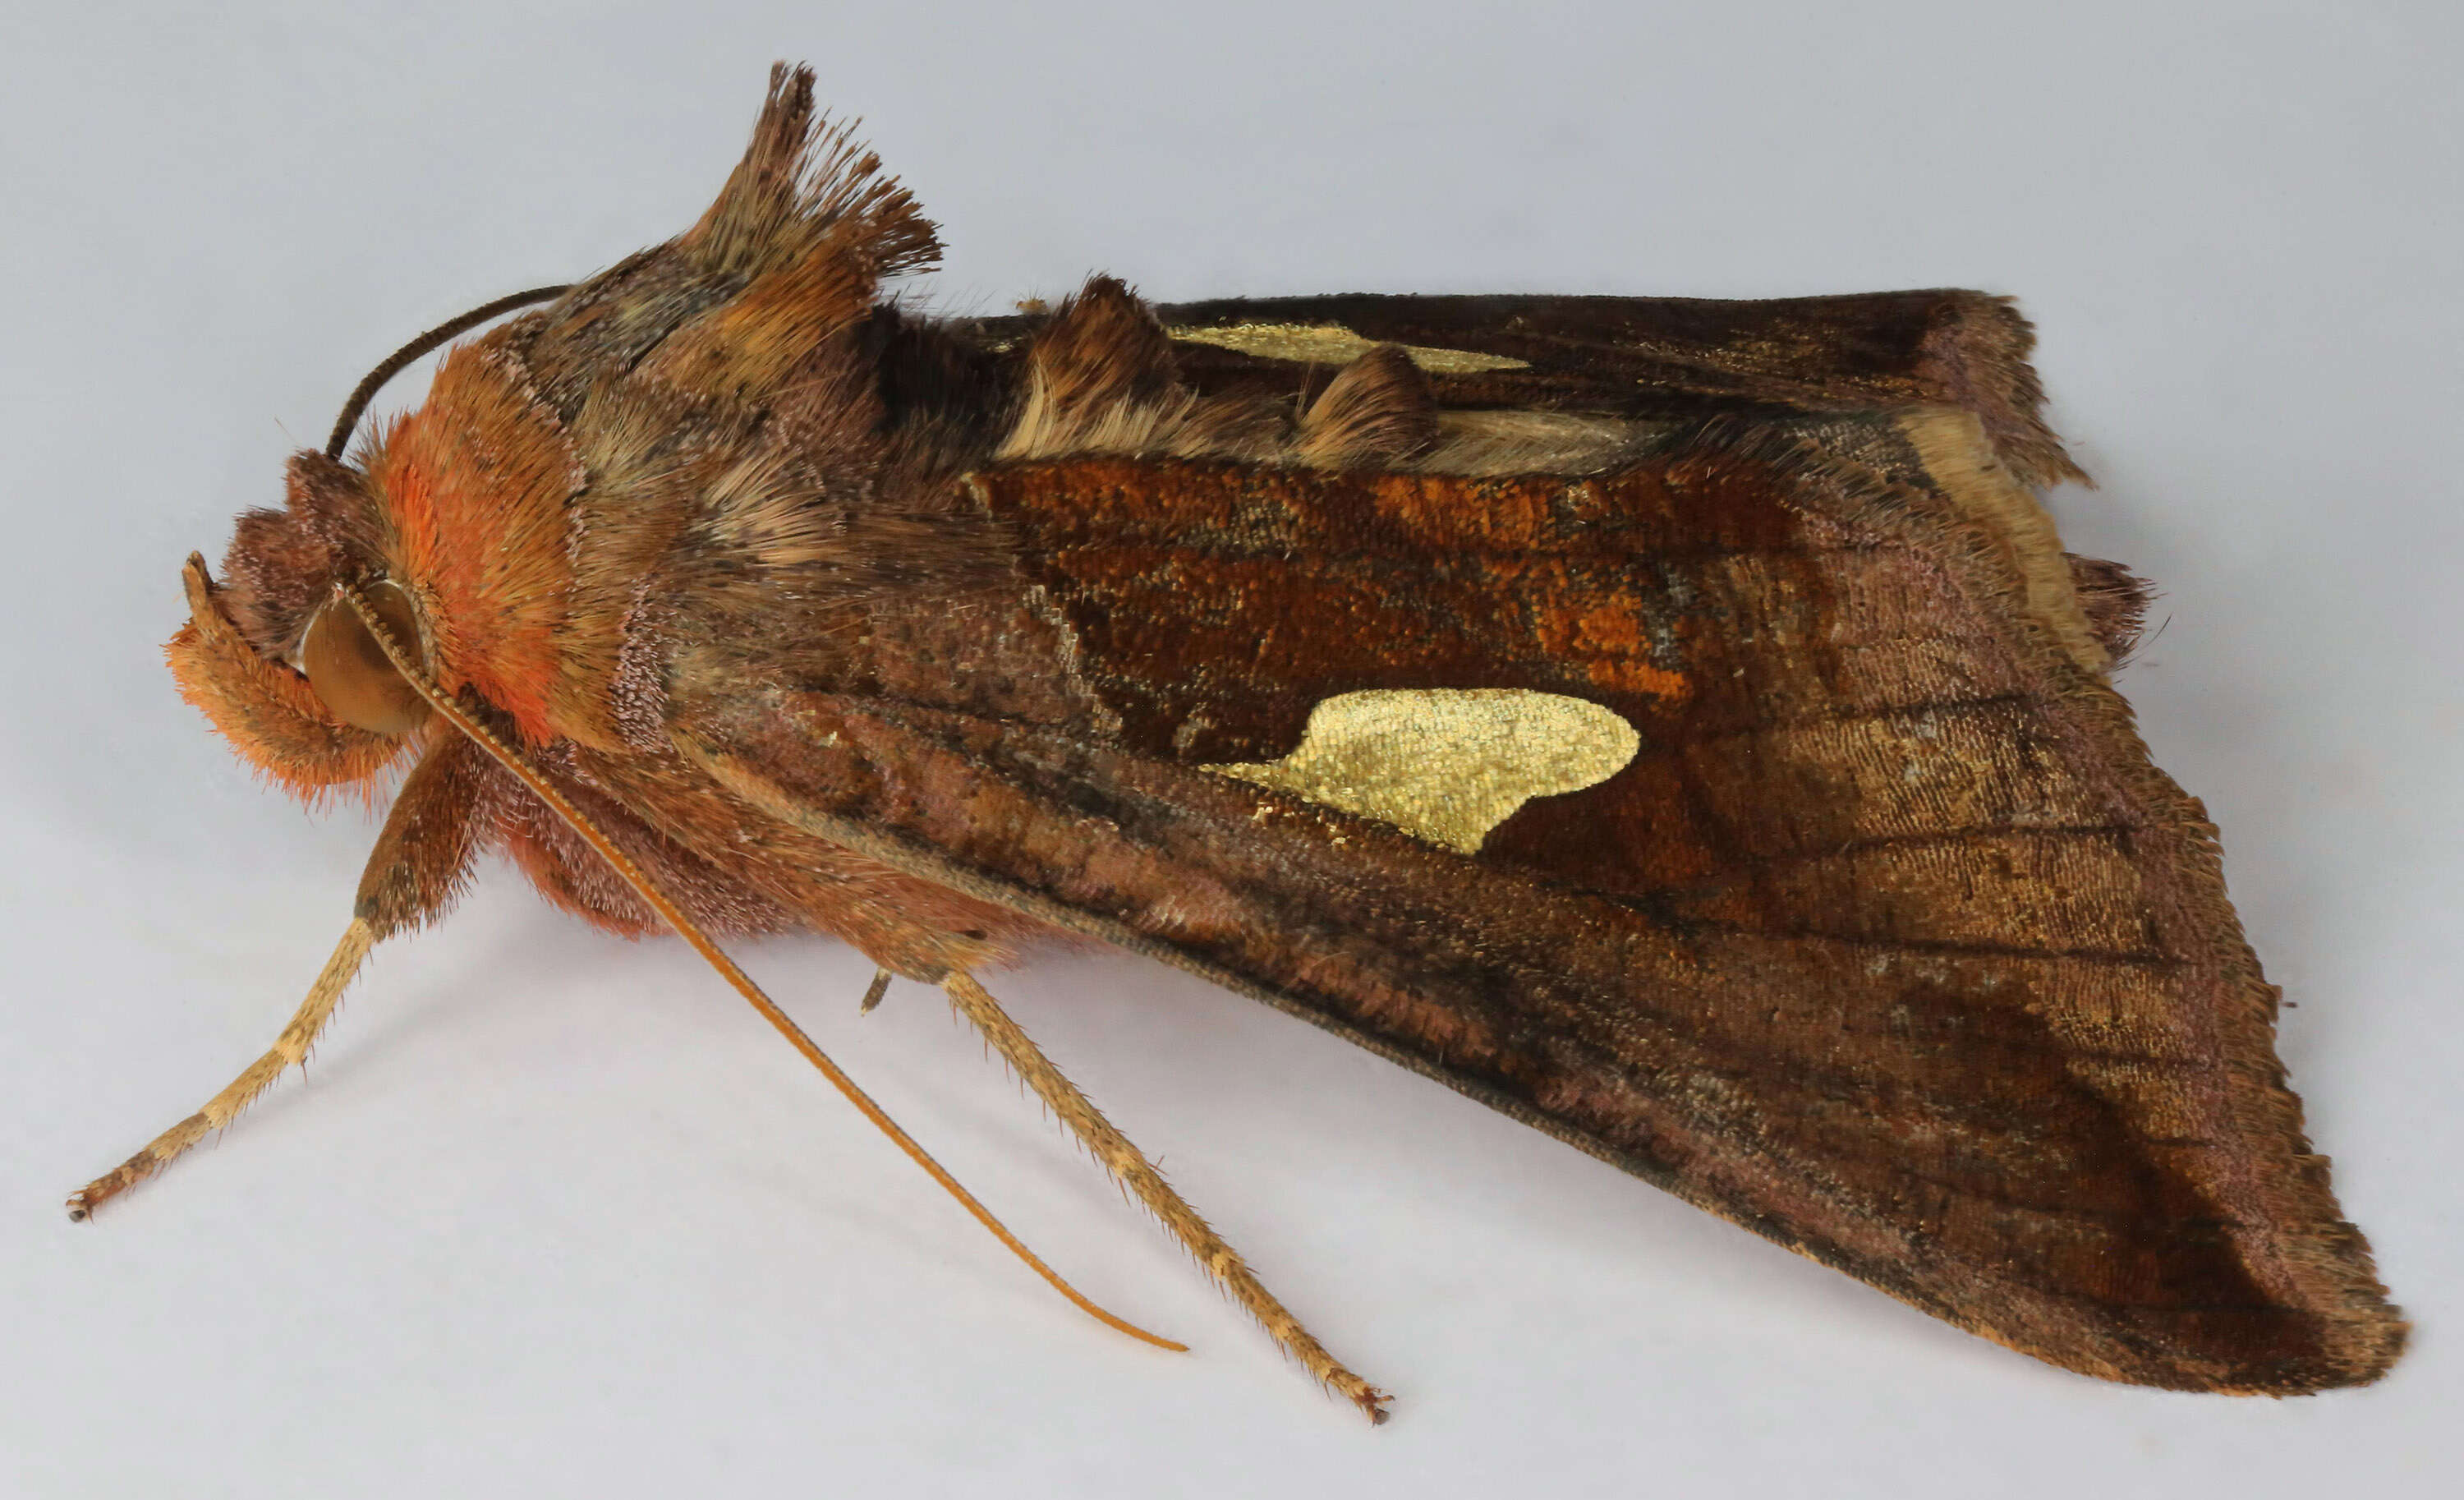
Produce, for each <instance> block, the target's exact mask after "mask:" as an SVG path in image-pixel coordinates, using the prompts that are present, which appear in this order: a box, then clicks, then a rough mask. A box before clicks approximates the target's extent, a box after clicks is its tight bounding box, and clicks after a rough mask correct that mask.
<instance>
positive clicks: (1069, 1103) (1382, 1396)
mask: <svg viewBox="0 0 2464 1500" xmlns="http://www.w3.org/2000/svg"><path fill="white" fill-rule="evenodd" d="M942 987H943V988H944V989H945V990H946V991H947V992H948V994H949V996H950V999H951V1000H952V1001H953V1002H954V1003H955V1004H957V1007H958V1008H959V1010H961V1011H963V1012H965V1014H966V1017H967V1019H968V1020H970V1021H972V1022H974V1023H975V1024H976V1028H977V1029H978V1030H979V1031H981V1032H982V1033H983V1034H984V1040H985V1041H987V1042H989V1043H991V1044H992V1046H993V1049H994V1050H996V1051H998V1052H1000V1053H1001V1057H1002V1058H1003V1059H1004V1060H1006V1061H1007V1062H1008V1064H1009V1066H1010V1067H1011V1069H1012V1070H1015V1071H1016V1072H1017V1074H1018V1075H1019V1077H1021V1078H1023V1079H1024V1080H1025V1082H1026V1085H1027V1087H1028V1088H1031V1089H1033V1090H1034V1091H1035V1092H1036V1093H1037V1095H1038V1096H1040V1097H1041V1098H1042V1099H1043V1100H1044V1102H1045V1105H1046V1106H1048V1107H1049V1108H1050V1109H1051V1111H1052V1113H1053V1114H1056V1115H1058V1116H1060V1118H1061V1122H1062V1123H1063V1124H1065V1125H1067V1126H1068V1127H1069V1129H1070V1130H1071V1131H1072V1132H1073V1133H1075V1134H1076V1136H1078V1138H1079V1139H1080V1140H1081V1141H1083V1142H1085V1143H1086V1146H1087V1149H1088V1150H1089V1151H1091V1152H1093V1153H1094V1154H1095V1159H1096V1160H1098V1161H1101V1162H1102V1163H1103V1164H1104V1166H1105V1168H1106V1169H1107V1170H1108V1171H1110V1172H1111V1174H1112V1175H1113V1176H1114V1177H1115V1178H1117V1179H1119V1180H1121V1182H1123V1183H1124V1184H1125V1185H1127V1186H1128V1187H1129V1188H1130V1190H1131V1191H1133V1192H1134V1193H1136V1194H1137V1195H1138V1200H1139V1202H1143V1203H1145V1204H1146V1205H1147V1208H1148V1210H1149V1211H1150V1212H1152V1213H1153V1214H1154V1215H1155V1217H1156V1218H1157V1219H1160V1220H1162V1221H1163V1224H1164V1227H1165V1228H1167V1229H1170V1230H1171V1231H1172V1232H1173V1234H1174V1235H1175V1236H1176V1237H1177V1238H1178V1239H1179V1241H1180V1243H1181V1244H1182V1245H1183V1246H1187V1247H1188V1249H1189V1253H1190V1254H1192V1255H1194V1256H1196V1257H1197V1258H1198V1264H1199V1265H1200V1266H1203V1267H1205V1268H1206V1270H1207V1273H1208V1274H1209V1275H1211V1276H1213V1277H1214V1278H1215V1279H1216V1280H1217V1281H1219V1282H1221V1283H1222V1284H1223V1289H1224V1290H1226V1291H1229V1292H1230V1293H1231V1294H1232V1295H1233V1296H1234V1297H1235V1298H1236V1299H1238V1300H1239V1302H1240V1304H1241V1305H1242V1306H1243V1307H1244V1308H1246V1309H1248V1310H1249V1314H1250V1315H1251V1316H1252V1317H1255V1318H1256V1319H1257V1320H1258V1322H1259V1323H1260V1324H1261V1325H1263V1326H1264V1327H1265V1330H1266V1332H1267V1333H1268V1334H1269V1335H1272V1336H1273V1337H1274V1340H1275V1342H1277V1343H1279V1344H1281V1345H1283V1346H1284V1349H1285V1351H1286V1352H1287V1353H1288V1354H1290V1355H1291V1357H1293V1358H1295V1359H1298V1360H1299V1361H1300V1362H1301V1364H1302V1366H1303V1367H1304V1368H1305V1369H1307V1370H1308V1371H1309V1374H1311V1375H1313V1376H1316V1377H1317V1378H1318V1379H1319V1380H1321V1381H1323V1382H1324V1383H1325V1384H1326V1385H1328V1386H1329V1387H1331V1389H1333V1390H1335V1391H1337V1392H1340V1393H1341V1394H1342V1395H1343V1396H1345V1397H1347V1398H1349V1399H1350V1400H1351V1401H1352V1403H1353V1405H1355V1406H1358V1407H1359V1408H1360V1409H1361V1410H1362V1411H1364V1412H1367V1413H1368V1414H1369V1420H1370V1421H1372V1422H1384V1421H1385V1420H1386V1405H1385V1403H1386V1401H1388V1400H1389V1398H1388V1397H1387V1395H1386V1393H1385V1392H1383V1391H1380V1390H1378V1389H1377V1388H1376V1387H1375V1386H1373V1385H1371V1384H1370V1383H1369V1382H1368V1381H1366V1380H1364V1379H1361V1378H1360V1377H1358V1376H1356V1375H1354V1374H1353V1373H1352V1372H1351V1371H1350V1370H1347V1369H1345V1368H1344V1367H1343V1366H1342V1365H1341V1364H1339V1363H1337V1362H1336V1360H1335V1357H1333V1356H1332V1355H1331V1354H1328V1353H1327V1352H1326V1346H1325V1345H1323V1344H1321V1343H1319V1342H1318V1341H1317V1340H1316V1339H1315V1338H1314V1337H1312V1336H1310V1335H1309V1330H1308V1329H1306V1328H1303V1327H1302V1326H1301V1321H1300V1319H1299V1318H1296V1317H1294V1316H1292V1314H1291V1313H1290V1312H1289V1311H1287V1309H1286V1308H1285V1307H1284V1305H1283V1304H1282V1303H1280V1302H1278V1301H1276V1300H1275V1299H1274V1297H1273V1295H1272V1294H1271V1293H1269V1292H1268V1291H1267V1290H1266V1289H1265V1287H1264V1286H1262V1285H1260V1284H1259V1281H1258V1278H1257V1275H1256V1274H1255V1273H1254V1272H1252V1271H1251V1270H1250V1269H1249V1267H1248V1264H1247V1263H1246V1262H1245V1261H1243V1260H1242V1259H1241V1255H1240V1252H1239V1251H1237V1250H1235V1249H1233V1248H1232V1246H1229V1245H1226V1244H1224V1243H1223V1238H1222V1236H1221V1235H1219V1234H1217V1233H1216V1232H1215V1231H1214V1230H1213V1229H1212V1228H1210V1227H1208V1225H1207V1223H1206V1221H1205V1220H1203V1219H1201V1218H1199V1216H1198V1210H1197V1209H1195V1208H1192V1207H1190V1206H1189V1202H1188V1201H1187V1200H1186V1199H1183V1198H1182V1197H1181V1196H1180V1195H1179V1194H1178V1193H1177V1192H1175V1191H1173V1187H1172V1184H1171V1183H1169V1182H1167V1181H1165V1180H1164V1178H1163V1174H1162V1173H1160V1172H1158V1171H1156V1170H1155V1166H1154V1164H1153V1163H1152V1162H1150V1161H1148V1160H1147V1158H1146V1157H1145V1155H1144V1154H1143V1153H1141V1152H1140V1151H1139V1150H1138V1148H1137V1147H1135V1146H1133V1145H1132V1144H1131V1143H1130V1139H1129V1137H1128V1136H1124V1135H1122V1134H1121V1133H1120V1132H1119V1131H1118V1130H1115V1129H1114V1128H1113V1127H1112V1122H1111V1121H1110V1120H1108V1119H1106V1118H1104V1115H1103V1113H1102V1112H1101V1111H1099V1110H1097V1109H1096V1108H1095V1106H1094V1104H1093V1103H1092V1102H1090V1101H1089V1099H1088V1097H1087V1096H1086V1095H1085V1094H1083V1093H1081V1092H1078V1086H1077V1085H1076V1084H1073V1083H1071V1082H1070V1081H1069V1080H1068V1079H1067V1077H1065V1076H1063V1074H1062V1071H1061V1070H1060V1069H1058V1068H1055V1067H1053V1066H1052V1060H1051V1059H1050V1058H1047V1057H1045V1055H1044V1051H1043V1049H1042V1048H1038V1047H1037V1046H1036V1045H1035V1043H1034V1042H1033V1041H1032V1040H1030V1039H1029V1038H1028V1036H1027V1034H1026V1033H1025V1032H1024V1031H1022V1030H1020V1029H1019V1026H1018V1023H1017V1022H1015V1021H1012V1020H1011V1019H1010V1018H1009V1013H1008V1012H1006V1011H1004V1010H1002V1009H1001V1004H1000V1003H999V1002H997V1001H995V1000H994V999H993V998H992V996H991V995H990V994H988V993H986V992H985V990H984V987H983V986H982V985H981V984H979V983H977V982H975V980H974V979H972V978H971V977H969V976H967V975H964V974H954V975H952V976H950V978H948V979H947V980H945V981H943V982H942Z"/></svg>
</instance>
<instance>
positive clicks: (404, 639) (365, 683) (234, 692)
mask: <svg viewBox="0 0 2464 1500" xmlns="http://www.w3.org/2000/svg"><path fill="white" fill-rule="evenodd" d="M288 478H289V485H288V495H287V496H286V500H287V503H286V504H285V505H284V507H283V508H282V509H281V510H255V511H250V512H248V513H247V514H246V515H243V516H242V517H240V518H239V522H238V525H237V527H236V528H235V530H234V532H233V534H232V537H231V548H230V550H229V551H228V552H226V553H225V554H224V558H223V577H222V580H221V582H220V583H219V584H217V583H216V582H215V581H214V580H213V578H212V577H211V576H210V575H209V574H208V572H207V571H206V564H205V560H204V559H203V558H200V557H191V558H189V560H188V563H187V569H186V570H185V573H184V582H185V584H186V586H187V595H188V616H189V617H188V623H187V624H186V625H184V626H182V627H181V628H180V630H179V633H178V634H176V635H174V636H172V637H171V640H170V642H169V644H168V645H167V646H165V648H164V653H165V656H167V657H168V658H169V660H170V664H171V672H172V674H173V675H174V676H175V677H176V678H177V679H178V682H179V689H180V695H181V696H182V697H184V698H187V700H188V701H189V702H191V703H193V704H195V705H196V706H197V707H198V708H200V709H202V710H204V711H205V714H206V717H208V718H209V719H211V720H212V721H213V725H214V727H215V728H216V729H217V730H219V731H221V733H222V735H223V737H224V738H225V739H229V740H230V741H231V746H232V748H234V749H235V750H237V751H238V752H239V754H240V758H241V759H242V760H245V761H248V762H249V763H250V764H252V765H253V766H255V767H256V769H257V770H259V771H260V772H262V773H264V774H265V775H266V776H268V777H269V778H271V779H272V780H274V781H275V782H276V783H279V784H281V785H282V786H283V787H284V788H285V789H286V790H289V791H291V792H293V793H295V794H297V795H298V796H301V797H306V798H315V797H317V796H319V795H321V794H323V793H325V792H327V791H329V790H332V789H334V788H338V787H345V786H349V785H351V784H353V783H372V782H373V781H374V779H375V778H376V777H377V776H378V775H379V774H380V773H382V772H384V771H385V769H386V768H387V767H388V766H390V765H392V764H393V763H394V761H396V759H397V758H399V757H400V756H402V755H403V754H404V752H405V751H406V750H407V749H408V748H409V747H410V746H411V744H412V743H413V742H414V741H416V740H417V739H419V738H420V734H421V731H422V730H423V729H424V728H425V727H426V726H427V723H428V718H429V708H428V703H427V700H426V699H424V698H422V697H421V696H420V695H419V694H418V692H417V691H416V690H415V689H413V688H412V687H411V685H410V684H409V683H408V682H407V681H406V680H405V679H404V678H403V676H402V674H401V673H399V672H397V671H396V670H395V669H394V666H393V664H392V663H391V662H390V661H389V660H387V659H386V657H385V651H384V650H383V648H382V647H380V646H379V645H378V643H377V640H376V638H375V636H374V635H373V634H372V633H371V632H370V631H369V629H368V628H367V627H366V625H365V624H363V622H362V621H361V619H360V616H359V614H358V612H357V611H355V610H353V609H352V608H351V607H350V606H349V605H347V604H346V603H344V602H343V600H342V598H341V588H342V587H345V586H347V587H348V588H350V589H352V590H353V591H355V592H357V593H358V594H359V595H360V597H362V598H363V599H364V600H366V601H367V602H368V603H369V604H370V605H371V606H372V607H374V608H375V610H376V612H377V614H378V617H379V618H380V619H381V620H383V621H384V622H385V626H386V629H387V630H388V632H389V633H390V634H392V636H393V637H394V639H395V640H396V641H397V642H399V643H401V644H402V645H404V646H405V647H406V648H407V649H408V650H409V651H411V652H412V653H413V654H414V655H416V654H418V652H419V650H420V647H419V643H420V641H421V638H422V633H421V629H420V621H419V617H418V611H417V610H416V609H415V608H414V607H413V606H412V603H411V600H410V597H409V595H408V594H407V593H406V592H405V591H404V590H403V589H402V588H401V587H400V586H398V585H396V584H395V583H394V582H393V581H392V580H390V579H389V578H387V577H386V576H385V568H384V562H383V561H382V553H381V552H380V550H379V549H378V547H377V546H376V544H375V534H376V522H375V514H376V513H375V507H374V505H373V503H372V501H371V499H370V496H369V494H368V491H367V488H366V485H365V481H364V479H363V476H362V475H361V474H359V472H358V471H356V470H354V469H350V468H347V467H345V466H343V465H341V464H340V463H336V462H335V461H333V460H332V459H329V458H327V457H325V456H324V455H323V454H322V453H316V452H303V453H300V454H299V455H297V457H295V458H293V459H292V461H291V466H290V471H289V475H288Z"/></svg>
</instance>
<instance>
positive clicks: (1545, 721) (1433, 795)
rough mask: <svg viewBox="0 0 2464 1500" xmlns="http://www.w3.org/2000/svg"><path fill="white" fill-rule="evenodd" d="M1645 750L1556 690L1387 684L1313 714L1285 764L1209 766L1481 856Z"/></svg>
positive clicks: (1630, 731) (1591, 707)
mask: <svg viewBox="0 0 2464 1500" xmlns="http://www.w3.org/2000/svg"><path fill="white" fill-rule="evenodd" d="M1641 744H1642V739H1641V737H1640V736H1639V735H1637V734H1636V733H1635V732H1634V726H1633V725H1631V724H1629V723H1627V722H1626V721H1625V719H1624V718H1622V717H1619V716H1618V715H1617V714H1615V713H1612V712H1611V711H1609V710H1608V709H1605V708H1602V707H1601V706H1600V705H1598V704H1597V703H1590V702H1586V701H1584V700H1583V699H1581V698H1570V697H1565V696H1562V695H1558V694H1554V693H1532V692H1528V691H1526V690H1524V689H1520V688H1473V689H1463V690H1445V689H1436V690H1428V689H1381V690H1377V691H1374V692H1367V693H1343V694H1338V695H1335V696H1333V697H1331V698H1328V699H1327V700H1326V701H1325V702H1323V703H1320V704H1319V705H1318V706H1317V707H1316V708H1314V709H1311V710H1310V711H1309V727H1308V728H1307V729H1306V730H1305V731H1303V732H1302V735H1301V742H1300V748H1298V749H1296V750H1294V751H1293V752H1292V753H1291V754H1289V755H1287V756H1286V757H1284V758H1283V759H1282V760H1280V761H1264V762H1261V763H1258V764H1243V765H1209V766H1206V767H1203V769H1206V770H1209V771H1214V772H1216V773H1218V774H1219V775H1223V776H1233V777H1238V778H1240V779H1241V780H1242V781H1244V782H1254V783H1257V784H1259V785H1261V786H1272V787H1276V788H1278V789H1279V790H1283V791H1287V792H1290V793H1292V794H1294V795H1295V796H1299V797H1305V798H1307V799H1309V801H1310V802H1313V803H1318V804H1320V805H1324V806H1329V807H1334V808H1338V809H1340V810H1341V811H1344V812H1352V813H1357V814H1359V815H1360V816H1362V817H1364V818H1375V819H1376V820H1377V821H1378V822H1380V823H1391V824H1393V825H1394V826H1395V827H1398V828H1401V829H1402V830H1403V831H1404V832H1406V833H1409V834H1411V835H1412V836H1413V837H1415V838H1418V839H1422V840H1425V841H1427V842H1428V843H1431V844H1435V845H1438V846H1439V847H1441V848H1443V849H1453V850H1455V851H1456V852H1458V853H1463V854H1474V853H1478V852H1479V851H1480V846H1481V841H1482V840H1483V839H1485V838H1487V837H1488V834H1489V830H1490V829H1492V828H1494V827H1497V826H1498V825H1499V824H1501V823H1504V822H1505V821H1506V820H1507V818H1509V817H1511V816H1512V815H1513V813H1514V809H1516V808H1517V807H1520V806H1522V805H1524V804H1525V803H1527V802H1529V801H1530V800H1531V799H1532V798H1534V797H1548V796H1553V795H1555V794H1557V793H1560V792H1571V791H1579V790H1581V789H1582V788H1583V787H1586V786H1594V785H1597V784H1598V783H1601V782H1604V781H1607V780H1608V779H1609V778H1610V777H1612V776H1615V775H1616V774H1617V772H1619V771H1621V770H1623V769H1625V766H1626V763H1627V762H1628V761H1632V760H1633V759H1634V756H1635V752H1636V751H1637V750H1638V749H1639V748H1641Z"/></svg>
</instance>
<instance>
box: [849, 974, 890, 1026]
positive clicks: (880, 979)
mask: <svg viewBox="0 0 2464 1500" xmlns="http://www.w3.org/2000/svg"><path fill="white" fill-rule="evenodd" d="M889 993H890V971H889V970H888V969H875V970H873V971H872V982H871V983H869V984H868V985H866V986H865V987H864V1003H863V1004H860V1005H858V1006H856V1007H855V1008H856V1014H858V1015H862V1016H869V1015H871V1014H872V1011H873V1007H874V1006H876V1005H878V1004H881V997H882V996H884V995H887V994H889Z"/></svg>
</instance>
